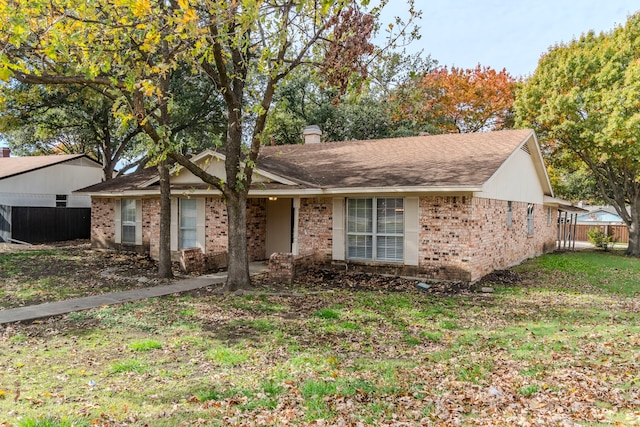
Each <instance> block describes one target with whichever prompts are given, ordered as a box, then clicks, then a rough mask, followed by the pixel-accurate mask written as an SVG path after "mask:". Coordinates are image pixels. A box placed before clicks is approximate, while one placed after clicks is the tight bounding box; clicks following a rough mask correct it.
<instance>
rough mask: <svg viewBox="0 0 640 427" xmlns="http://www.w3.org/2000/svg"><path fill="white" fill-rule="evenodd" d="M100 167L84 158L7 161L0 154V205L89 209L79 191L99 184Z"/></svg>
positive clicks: (4, 151)
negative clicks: (77, 192)
mask: <svg viewBox="0 0 640 427" xmlns="http://www.w3.org/2000/svg"><path fill="white" fill-rule="evenodd" d="M102 176H103V172H102V166H101V165H100V163H99V162H97V161H95V160H93V159H91V158H89V157H88V156H86V155H84V154H68V155H51V156H25V157H9V150H8V149H7V148H3V149H1V150H0V205H8V206H40V207H56V206H58V207H60V206H62V207H73V208H80V207H82V208H88V207H91V198H90V197H89V196H87V195H78V194H73V192H74V191H75V190H77V189H79V188H84V187H87V186H89V185H93V184H96V183H98V182H100V181H102Z"/></svg>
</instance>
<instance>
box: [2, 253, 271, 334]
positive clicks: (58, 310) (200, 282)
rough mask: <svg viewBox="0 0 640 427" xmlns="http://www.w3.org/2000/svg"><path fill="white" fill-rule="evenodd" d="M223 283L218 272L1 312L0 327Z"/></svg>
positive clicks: (252, 270) (262, 268)
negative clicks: (148, 286) (169, 282)
mask: <svg viewBox="0 0 640 427" xmlns="http://www.w3.org/2000/svg"><path fill="white" fill-rule="evenodd" d="M267 271H269V268H268V266H266V265H265V264H264V263H257V262H256V263H251V264H250V265H249V274H251V275H252V276H253V275H256V274H261V273H265V272H267ZM226 280H227V273H226V272H221V273H215V274H207V275H204V276H200V277H196V278H193V279H185V280H178V281H176V282H174V283H171V284H168V285H158V286H152V287H150V288H141V289H132V290H130V291H122V292H112V293H108V294H102V295H94V296H89V297H83V298H74V299H70V300H66V301H58V302H50V303H46V304H38V305H31V306H27V307H18V308H11V309H8V310H0V325H2V324H5V323H13V322H22V321H25V320H35V319H41V318H44V317H50V316H57V315H60V314H66V313H71V312H73V311H81V310H87V309H90V308H95V307H100V306H103V305H112V304H121V303H123V302H130V301H139V300H143V299H147V298H154V297H160V296H163V295H170V294H176V293H178V292H185V291H191V290H194V289H200V288H205V287H207V286H211V285H221V284H223V283H224V282H225V281H226Z"/></svg>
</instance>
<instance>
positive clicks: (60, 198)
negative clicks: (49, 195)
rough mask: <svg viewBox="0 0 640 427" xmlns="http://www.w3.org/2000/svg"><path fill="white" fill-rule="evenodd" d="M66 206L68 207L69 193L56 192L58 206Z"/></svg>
mask: <svg viewBox="0 0 640 427" xmlns="http://www.w3.org/2000/svg"><path fill="white" fill-rule="evenodd" d="M66 207H67V195H66V194H56V208H66Z"/></svg>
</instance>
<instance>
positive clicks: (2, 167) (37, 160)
mask: <svg viewBox="0 0 640 427" xmlns="http://www.w3.org/2000/svg"><path fill="white" fill-rule="evenodd" d="M80 157H87V156H86V155H84V154H60V155H50V156H25V157H0V179H4V178H9V177H10V176H14V175H20V174H22V173H26V172H31V171H34V170H37V169H42V168H46V167H49V166H53V165H57V164H58V163H64V162H68V161H70V160H74V159H78V158H80ZM87 158H89V157H87ZM92 160H93V159H92ZM96 163H97V162H96Z"/></svg>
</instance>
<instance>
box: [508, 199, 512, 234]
mask: <svg viewBox="0 0 640 427" xmlns="http://www.w3.org/2000/svg"><path fill="white" fill-rule="evenodd" d="M511 224H513V202H511V200H509V201H508V202H507V227H508V228H511Z"/></svg>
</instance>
